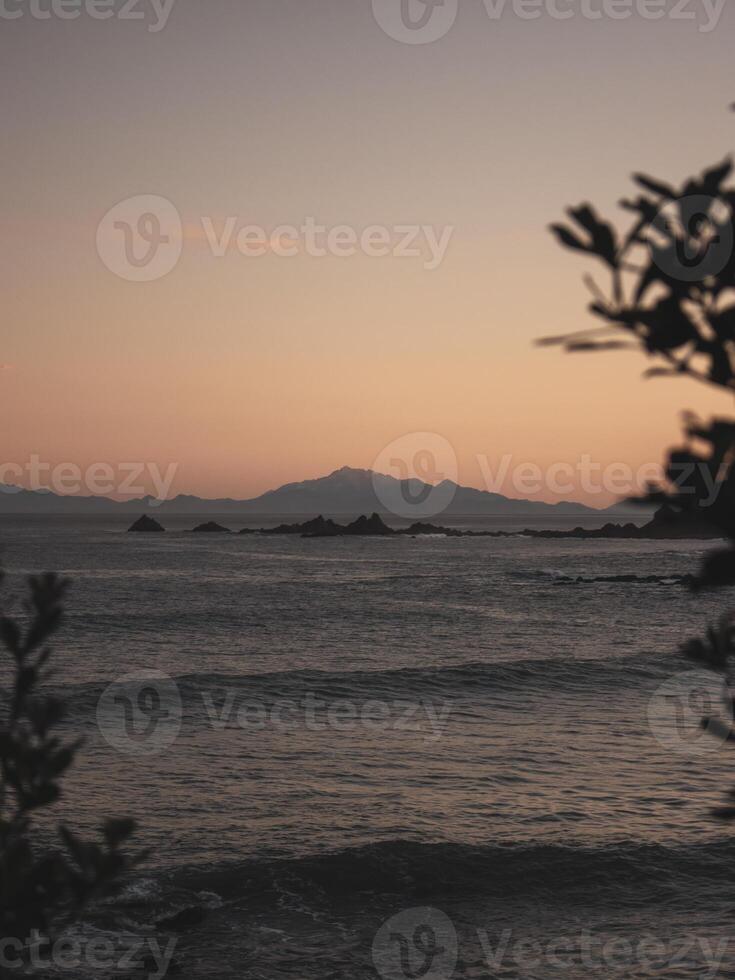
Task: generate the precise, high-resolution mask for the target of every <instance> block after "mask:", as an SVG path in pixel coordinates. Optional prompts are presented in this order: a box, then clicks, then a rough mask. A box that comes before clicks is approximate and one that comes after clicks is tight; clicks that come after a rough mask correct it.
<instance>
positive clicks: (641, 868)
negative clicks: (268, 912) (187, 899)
mask: <svg viewBox="0 0 735 980" xmlns="http://www.w3.org/2000/svg"><path fill="white" fill-rule="evenodd" d="M733 861H735V841H731V840H723V841H714V842H712V841H711V842H708V843H706V844H693V845H687V846H671V847H667V846H665V845H663V844H643V843H636V842H629V841H622V842H619V843H614V844H609V845H607V846H597V847H581V846H572V845H566V844H507V845H501V844H487V845H482V846H480V845H469V844H459V843H423V842H420V841H407V840H390V841H383V842H379V843H373V844H368V845H365V846H363V847H358V848H352V849H349V850H342V851H337V852H327V853H323V854H316V855H313V856H304V857H297V858H287V859H283V858H282V859H278V858H276V859H271V860H268V859H253V860H249V861H244V862H236V863H231V864H227V865H224V866H220V867H217V868H212V869H209V870H204V869H181V870H179V871H178V872H176V873H174V875H173V880H174V881H176V883H177V885H178V886H179V887H181V886H184V885H185V886H186V887H187V888H188V889H191V891H201V890H202V889H206V890H208V891H210V892H214V893H216V894H218V895H221V896H223V898H224V899H225V900H232V899H235V898H239V897H242V895H243V891H246V892H247V893H249V894H251V895H259V896H262V897H263V898H267V897H268V896H270V898H271V899H274V898H276V896H282V895H283V893H284V890H288V892H289V893H291V894H293V895H295V896H298V895H302V896H304V897H311V898H313V897H314V896H315V895H321V896H323V897H324V898H326V899H328V900H330V901H338V900H339V899H340V898H341V896H343V895H352V896H355V895H357V894H363V895H364V894H367V893H372V894H375V895H385V894H393V895H400V896H403V897H405V898H411V899H420V898H421V897H423V896H428V895H431V896H434V897H436V896H437V895H441V894H447V895H451V894H458V893H459V894H467V893H468V892H472V893H479V894H487V895H498V896H502V897H504V898H508V899H511V898H514V897H518V898H527V897H529V896H538V897H539V898H541V897H544V896H545V897H547V898H552V897H555V898H566V899H569V900H575V899H579V900H587V899H589V897H590V896H591V895H594V896H596V898H604V897H605V896H607V897H608V898H611V899H614V898H615V896H617V895H621V896H624V897H625V904H626V905H627V906H630V905H631V904H635V903H636V901H640V902H648V901H651V900H655V899H661V900H663V899H665V898H667V897H673V898H675V897H682V896H683V897H685V898H686V897H687V896H688V897H689V900H691V895H692V893H694V892H696V891H697V890H698V889H699V888H708V889H711V888H712V887H713V886H717V885H718V884H722V885H723V887H724V886H727V887H729V883H730V879H731V871H732V866H733Z"/></svg>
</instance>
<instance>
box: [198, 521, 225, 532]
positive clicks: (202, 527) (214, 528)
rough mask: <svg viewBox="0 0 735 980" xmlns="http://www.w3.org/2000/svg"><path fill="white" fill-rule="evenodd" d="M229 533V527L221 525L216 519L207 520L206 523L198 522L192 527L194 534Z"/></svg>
mask: <svg viewBox="0 0 735 980" xmlns="http://www.w3.org/2000/svg"><path fill="white" fill-rule="evenodd" d="M223 533H224V534H231V533H232V532H231V531H230V529H229V527H222V525H221V524H217V523H216V521H207V523H206V524H199V525H198V527H195V528H194V534H223Z"/></svg>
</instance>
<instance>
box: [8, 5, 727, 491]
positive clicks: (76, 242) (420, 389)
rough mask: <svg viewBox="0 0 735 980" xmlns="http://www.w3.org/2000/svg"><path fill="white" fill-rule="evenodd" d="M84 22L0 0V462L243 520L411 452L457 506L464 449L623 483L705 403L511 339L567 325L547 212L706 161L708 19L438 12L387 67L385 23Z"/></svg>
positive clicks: (715, 122)
mask: <svg viewBox="0 0 735 980" xmlns="http://www.w3.org/2000/svg"><path fill="white" fill-rule="evenodd" d="M95 2H96V3H97V4H98V6H97V7H92V0H53V5H52V0H33V3H31V2H30V0H2V2H0V8H1V9H0V73H2V80H3V83H4V86H3V87H4V91H5V93H6V98H4V99H3V100H2V105H0V116H1V117H2V131H3V135H4V153H3V165H4V166H3V179H2V190H1V191H0V195H1V202H2V236H1V238H0V284H1V286H2V295H3V322H4V329H3V331H2V337H1V340H0V365H2V367H0V407H1V410H2V416H3V420H4V425H3V437H2V449H1V452H0V455H1V456H2V462H3V463H8V462H11V463H13V464H16V465H18V466H20V467H25V466H26V464H27V461H29V460H30V459H31V458H34V457H35V458H36V459H40V460H42V461H44V463H46V464H47V465H48V466H49V467H51V468H54V467H58V466H60V465H61V464H74V465H76V466H77V467H80V468H81V469H82V470H84V471H86V469H87V468H88V467H89V466H91V465H92V464H94V463H106V464H109V465H111V466H112V467H115V468H116V467H118V466H119V465H120V464H121V463H130V462H140V463H141V464H143V463H145V464H150V463H155V464H156V465H157V466H159V467H160V468H162V469H163V468H166V467H167V466H170V465H173V466H174V467H175V471H176V476H175V479H174V481H173V483H172V486H171V488H170V492H171V494H175V493H196V494H199V495H201V496H208V497H214V496H231V497H251V496H255V495H256V494H259V493H261V492H263V491H265V490H267V489H269V488H271V487H274V486H277V485H279V484H282V483H285V482H289V481H295V480H302V479H307V478H312V477H317V476H320V475H323V474H324V473H328V472H330V471H331V470H334V469H336V468H339V467H341V466H343V465H349V466H355V467H365V468H370V467H372V466H373V464H374V463H375V461H376V460H378V459H381V458H385V449H386V447H389V446H390V445H391V444H392V443H394V441H396V440H399V439H402V438H403V439H404V441H405V437H406V436H407V435H409V434H411V433H421V432H428V433H431V434H433V435H435V436H436V437H438V438H439V439H441V440H445V441H446V443H448V444H449V446H450V447H451V449H452V451H453V453H454V455H455V457H456V478H457V479H458V480H459V482H461V483H465V484H467V485H471V486H477V487H480V488H483V487H484V486H485V483H484V482H483V481H484V479H485V478H484V476H483V470H482V466H481V465H480V464H479V463H478V460H479V459H484V460H485V461H487V462H489V465H490V466H491V468H496V467H497V464H498V462H499V461H500V460H501V459H502V458H503V457H506V458H507V457H511V458H512V460H513V467H515V466H516V464H521V463H527V462H532V463H534V464H537V465H538V466H540V467H541V468H543V469H546V468H548V467H550V466H552V465H553V464H555V463H560V462H566V463H568V464H570V465H575V464H576V462H577V461H579V460H580V459H581V458H582V457H584V456H590V457H592V458H594V460H595V461H597V462H598V463H599V464H600V465H601V466H603V467H605V466H608V465H609V464H612V463H625V464H628V465H630V466H631V467H633V468H634V469H635V468H637V467H640V466H641V465H643V464H646V463H655V462H658V461H659V460H660V459H661V458H662V450H663V448H664V447H665V446H667V445H670V444H671V443H672V442H673V441H676V437H677V433H678V431H679V420H680V412H681V410H682V409H684V408H691V409H696V410H699V411H701V412H703V413H704V412H709V411H713V410H715V411H726V410H727V409H728V408H729V407H730V406H729V403H728V401H727V400H726V399H725V398H724V397H723V396H720V395H717V393H714V394H711V393H709V392H707V391H706V390H700V389H698V388H697V387H696V386H694V385H692V384H691V383H690V382H685V381H676V382H671V381H655V382H653V381H649V382H645V381H643V380H641V372H642V370H643V369H645V367H646V366H647V365H646V363H645V361H644V360H643V359H642V358H641V357H640V356H639V355H634V354H627V353H621V354H606V355H601V356H595V357H584V356H582V355H572V356H569V355H566V356H565V355H563V354H561V353H560V352H558V351H556V350H553V349H544V348H538V347H535V346H534V339H535V338H537V337H539V336H544V335H547V334H558V333H564V332H566V331H568V330H574V329H581V328H583V327H584V326H585V325H587V324H588V322H589V319H588V314H587V312H586V306H587V303H588V295H587V293H586V291H585V288H584V287H583V285H582V282H581V276H582V274H583V273H584V272H586V271H596V270H594V268H593V267H592V268H591V267H589V266H588V264H587V263H585V262H583V261H580V260H579V259H578V258H576V257H575V256H573V255H572V254H571V253H568V252H564V251H562V250H560V249H559V248H558V247H557V245H556V244H555V243H554V241H553V240H552V238H551V236H550V235H549V234H548V231H547V226H548V224H549V223H550V222H551V221H554V220H557V219H558V217H559V216H560V215H561V214H562V212H563V209H564V208H565V207H566V206H567V205H569V204H574V203H578V202H579V201H581V200H590V201H593V202H594V203H595V204H596V205H597V206H598V208H599V209H600V210H601V211H603V212H606V213H608V214H610V215H611V216H615V218H616V220H617V219H618V218H619V219H620V220H621V221H623V222H624V221H625V214H624V213H622V212H620V211H619V210H618V209H617V202H618V201H619V199H620V198H621V197H623V196H626V195H627V194H628V193H629V192H630V190H631V185H630V183H629V176H630V174H631V172H633V171H636V170H643V171H646V172H649V173H653V174H656V175H658V176H661V177H666V178H669V179H671V180H676V181H678V180H679V179H681V178H683V177H686V176H687V175H688V174H689V173H690V172H694V171H698V170H700V169H702V168H703V167H704V166H706V165H709V164H711V163H713V162H715V161H717V160H720V159H721V158H722V157H723V156H724V155H725V154H726V153H728V152H729V151H730V150H731V148H732V147H733V145H734V138H735V116H733V115H732V114H731V113H728V105H729V103H730V102H731V101H732V100H733V98H735V78H734V77H733V76H734V75H735V68H734V65H735V62H733V57H732V40H733V36H734V34H733V32H734V31H735V10H733V9H732V5H726V6H725V7H724V9H722V10H720V11H719V12H720V17H719V19H718V20H717V21H716V23H715V21H714V19H713V11H714V8H713V4H712V0H709V2H705V0H688V2H687V0H627V2H628V7H630V9H628V7H626V0H556V6H555V7H554V6H553V4H552V0H544V2H543V3H540V6H539V8H538V10H537V9H536V8H535V7H534V6H533V3H534V0H530V5H529V4H527V5H526V6H523V5H521V4H516V7H515V9H514V7H513V4H512V3H511V2H510V0H509V2H508V3H507V5H506V6H505V8H502V4H501V7H493V3H492V2H491V0H487V4H486V3H483V2H482V0H459V5H458V9H455V8H454V7H453V3H454V0H446V5H445V8H444V10H441V9H439V10H437V11H433V13H432V16H440V17H445V18H448V19H451V15H452V13H453V12H454V13H455V14H456V18H455V19H454V22H453V23H452V24H451V25H449V23H448V20H447V21H446V23H445V22H439V21H434V22H433V24H434V25H436V24H439V25H440V26H441V24H443V23H445V26H447V30H446V32H445V33H443V34H442V36H440V37H438V38H437V39H436V40H434V41H432V42H431V43H428V42H427V43H420V44H418V43H410V44H409V43H405V37H401V36H400V34H401V31H400V17H399V11H400V0H375V2H374V3H373V2H371V0H210V2H207V3H203V2H201V0H169V2H171V6H170V7H167V9H166V10H165V11H163V9H162V7H161V3H162V0H159V2H158V4H157V5H154V4H153V0H95ZM123 2H125V3H126V4H127V8H128V9H127V12H126V10H125V8H124V6H123ZM133 2H134V3H135V6H131V3H133ZM406 2H407V3H409V9H410V12H412V13H414V14H415V13H417V12H418V13H420V12H421V9H422V8H423V5H422V4H418V0H406ZM495 2H496V3H498V2H499V0H495ZM63 4H65V6H63ZM85 4H86V5H85ZM75 5H76V6H75ZM411 5H416V6H411ZM420 8H421V9H420ZM501 9H502V10H503V12H502V15H499V16H495V17H493V16H492V12H493V10H494V11H495V12H496V14H497V13H498V12H499V10H501ZM555 10H556V11H559V10H562V11H565V12H571V13H572V16H571V17H569V18H567V19H564V20H561V19H558V17H556V16H554V15H553V12H554V11H555ZM661 10H663V12H664V14H665V16H664V17H663V18H662V19H657V20H653V19H648V16H644V14H647V15H652V14H653V13H655V12H656V11H661ZM677 10H678V15H677V16H673V14H674V13H675V12H676V11H677ZM519 11H521V12H525V14H526V15H529V13H530V12H532V13H534V14H536V13H539V14H540V15H539V16H537V17H536V16H535V17H534V19H526V18H525V17H523V16H519ZM596 11H604V12H603V15H602V16H601V17H600V18H599V19H592V18H591V17H590V16H589V14H590V13H595V12H596ZM626 11H627V13H628V14H630V16H627V17H626V18H625V19H616V18H615V17H613V16H610V14H611V13H617V14H618V15H620V16H621V18H622V14H625V13H626ZM60 13H65V14H66V15H68V16H69V19H65V18H64V17H61V16H59V14H60ZM94 13H96V14H100V15H101V13H111V16H110V17H109V18H107V19H99V18H98V17H97V16H93V14H94ZM138 13H140V14H142V15H143V17H142V18H140V19H139V18H136V19H131V15H132V14H138ZM73 14H78V16H74V17H73V19H72V15H73ZM164 14H165V16H163V15H164ZM585 14H587V15H585ZM684 14H693V15H694V17H693V19H683V15H684ZM39 15H44V17H43V19H42V18H41V16H39ZM46 15H47V16H46ZM397 25H398V29H397ZM430 26H431V25H430ZM437 29H438V28H437ZM391 33H393V34H396V33H397V34H398V35H399V37H398V39H396V37H394V36H391ZM404 33H406V32H404ZM416 35H417V32H416V31H414V32H411V31H408V32H407V36H409V37H410V38H412V39H414V40H415V38H416ZM162 201H163V203H161V202H162ZM120 202H123V203H122V204H121V203H120ZM141 202H142V203H141ZM113 209H116V210H113ZM146 215H148V216H149V217H148V218H146V217H145V216H146ZM172 215H173V217H172ZM141 216H142V219H143V220H142V223H139V219H140V218H141ZM151 222H153V223H151ZM177 222H178V225H177ZM246 226H251V230H250V232H248V235H246V236H244V238H243V239H242V240H243V241H244V245H243V247H242V248H239V247H238V245H237V241H238V239H237V235H238V233H239V232H240V231H241V230H242V229H243V228H245V227H246ZM253 226H255V228H256V229H257V228H260V229H262V230H263V232H264V235H265V237H264V238H263V240H262V242H261V239H260V238H259V235H258V232H257V231H255V232H254V231H253V230H252V228H253ZM283 226H286V231H283ZM308 227H312V229H313V228H314V227H323V228H324V229H325V230H324V232H319V233H318V234H317V233H313V234H312V236H311V238H310V237H309V234H308V232H307V231H304V230H303V229H304V228H308ZM228 228H229V233H230V237H229V239H228V237H227V229H228ZM279 228H281V231H280V232H279V231H278V229H279ZM335 229H336V231H335ZM340 229H341V230H340ZM365 229H373V231H372V233H371V234H372V237H371V238H370V240H369V242H368V243H367V244H365V239H364V233H365ZM376 229H377V230H376ZM407 229H408V230H407ZM412 229H413V230H412ZM330 231H331V232H332V234H331V237H330V236H329V234H328V233H329V232H330ZM133 233H135V234H136V235H137V234H138V233H140V235H141V237H138V238H131V241H132V242H133V247H132V250H131V249H128V250H127V251H126V248H125V244H126V238H127V235H131V236H132V235H133ZM409 235H411V236H412V237H411V240H410V241H409ZM146 236H147V237H146ZM248 236H249V237H248ZM162 237H163V238H165V239H167V240H166V241H165V242H164V243H163V246H164V247H162V248H160V251H159V246H161V238H162ZM149 246H150V249H151V250H149ZM154 246H155V249H154ZM136 249H137V251H136ZM153 251H155V256H156V257H155V259H154V260H153V261H152V262H151V263H149V264H148V265H146V261H145V260H146V255H148V257H149V258H150V255H151V254H153ZM386 251H387V252H388V253H389V254H382V253H383V252H386ZM401 251H403V252H406V251H407V252H408V253H409V254H405V255H402V254H395V253H400V252H401ZM417 251H418V254H414V253H416V252H417ZM218 253H219V254H218ZM221 253H223V254H221ZM352 253H354V254H352ZM169 266H170V268H169ZM146 277H147V281H140V279H141V278H143V279H146ZM603 278H604V277H601V280H600V281H603ZM389 455H390V454H389ZM145 478H146V479H147V477H145ZM11 482H23V479H18V480H15V481H11ZM146 488H147V489H150V485H147V487H146ZM505 489H506V490H507V491H508V492H509V494H510V495H512V496H535V497H537V498H538V499H557V498H556V497H555V496H554V493H553V492H552V491H550V490H549V488H548V487H547V486H544V487H542V488H540V489H539V491H538V492H537V493H533V494H529V493H522V492H518V491H517V490H516V489H514V488H513V487H512V486H510V485H506V486H505ZM83 492H84V491H83ZM590 493H591V492H587V491H585V490H583V489H581V488H579V487H576V488H575V490H574V492H572V493H569V494H568V496H571V497H576V498H577V499H584V500H585V501H586V502H588V503H593V504H594V505H600V506H602V505H603V504H605V503H608V502H610V501H611V500H612V499H613V497H614V494H612V493H610V492H609V491H607V490H603V491H601V492H600V493H597V492H596V491H595V494H594V499H593V497H592V496H591V495H590Z"/></svg>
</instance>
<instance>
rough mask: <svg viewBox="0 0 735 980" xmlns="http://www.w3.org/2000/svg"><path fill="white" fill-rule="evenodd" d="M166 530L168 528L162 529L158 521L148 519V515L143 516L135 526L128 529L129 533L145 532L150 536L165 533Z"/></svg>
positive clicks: (132, 525)
mask: <svg viewBox="0 0 735 980" xmlns="http://www.w3.org/2000/svg"><path fill="white" fill-rule="evenodd" d="M165 530H166V528H165V527H161V525H160V524H159V523H158V521H154V520H153V518H152V517H148V515H147V514H143V516H142V517H139V518H138V520H137V521H136V522H135V523H134V524H131V525H130V527H129V528H128V533H130V532H131V531H134V532H143V533H146V534H148V533H151V532H157V531H165Z"/></svg>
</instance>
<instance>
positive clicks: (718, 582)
mask: <svg viewBox="0 0 735 980" xmlns="http://www.w3.org/2000/svg"><path fill="white" fill-rule="evenodd" d="M732 171H733V163H732V160H730V159H727V160H725V161H724V162H723V163H720V164H717V165H715V166H713V167H710V168H709V169H707V170H705V171H704V172H703V173H702V174H701V175H700V176H699V177H692V178H690V179H689V180H687V181H685V182H684V183H683V184H682V185H681V186H679V187H674V186H673V185H671V184H669V183H666V182H664V181H661V180H657V179H655V178H653V177H649V176H646V175H645V174H636V175H635V176H634V180H635V182H636V184H637V185H638V187H639V188H640V189H641V190H642V191H643V193H640V194H639V195H638V196H637V197H635V198H634V199H627V200H624V201H622V202H621V207H622V208H624V209H625V210H626V211H629V212H631V213H632V215H633V219H632V222H631V224H630V227H629V228H627V229H626V230H625V231H624V232H619V231H617V230H616V229H615V227H614V226H613V225H612V224H610V223H609V222H607V221H605V220H603V219H602V218H600V217H599V216H598V215H597V213H596V212H595V210H594V208H593V207H592V206H591V205H589V204H582V205H581V206H579V207H576V208H570V209H569V210H568V212H567V213H568V215H569V218H570V219H571V225H563V224H556V225H552V228H551V230H552V232H553V233H554V234H555V236H556V237H557V239H558V240H559V242H560V243H561V244H562V245H564V246H566V247H567V248H570V249H574V250H575V251H578V252H584V253H585V254H587V255H589V256H591V257H593V258H596V259H598V260H599V261H600V262H602V264H603V266H604V269H605V272H606V275H607V276H608V278H609V285H608V289H607V291H606V292H605V291H603V290H601V289H600V288H599V286H598V285H597V283H596V282H595V281H594V280H593V279H592V278H591V277H589V276H588V277H586V280H585V281H586V283H587V285H588V288H589V289H590V290H591V292H592V295H593V302H592V304H591V305H590V308H589V309H590V312H591V313H592V314H593V315H594V316H595V317H597V318H598V319H599V320H602V321H603V322H602V324H601V325H600V326H597V327H590V329H588V330H583V331H581V332H579V333H575V334H571V335H567V336H563V337H549V338H546V339H545V340H542V341H540V343H542V344H560V345H562V346H563V347H564V348H565V349H566V350H568V351H600V350H610V349H620V348H638V349H640V350H641V351H643V353H644V354H645V355H646V356H647V357H648V358H651V359H652V360H653V361H655V364H654V365H653V366H652V367H651V368H650V369H649V370H648V371H647V372H646V376H647V377H649V378H652V377H678V376H683V377H687V378H692V379H694V380H696V381H699V382H702V383H703V384H707V385H711V386H714V387H716V388H721V389H724V390H726V391H727V390H729V391H733V392H735V226H734V224H733V214H735V187H733V186H732V185H731V184H728V180H729V179H730V177H731V175H732ZM734 464H735V419H733V418H710V419H709V420H707V421H704V420H701V419H699V418H697V417H696V416H695V415H693V414H690V413H687V414H686V415H685V422H684V443H683V445H681V446H677V447H675V448H673V449H671V450H669V453H668V459H667V462H666V465H665V468H664V473H665V478H664V481H663V483H662V485H660V486H651V487H650V488H649V493H648V495H647V497H646V498H644V502H652V503H658V504H660V505H662V506H664V507H665V508H666V509H667V511H668V512H669V513H670V514H671V516H672V517H673V518H674V519H684V520H685V519H691V518H692V517H694V518H696V519H697V520H699V521H706V522H707V523H709V524H710V525H712V526H713V527H715V528H717V529H718V530H719V531H721V533H722V537H723V538H725V539H726V540H727V541H728V546H727V547H725V548H721V549H719V550H716V551H714V552H713V553H711V554H709V555H708V556H707V557H706V558H705V561H704V564H703V567H702V568H701V569H700V570H699V573H698V575H697V576H696V578H695V579H694V581H693V586H692V587H693V588H695V589H701V588H705V587H713V586H722V585H732V584H735V465H734ZM713 488H714V491H713ZM684 652H685V653H686V655H687V656H688V657H689V658H691V659H693V660H695V661H697V662H698V663H700V664H702V665H703V666H705V667H708V668H710V669H712V670H715V671H718V672H720V673H723V674H724V675H725V676H726V677H727V676H728V672H729V668H730V666H731V663H732V658H733V656H735V617H732V616H725V617H723V619H722V620H721V622H720V623H719V624H718V625H717V626H716V627H713V628H711V629H710V630H709V631H708V633H707V636H706V637H705V638H704V639H697V640H692V641H691V642H689V643H687V644H686V645H685V647H684ZM725 734H726V737H727V738H728V740H729V741H735V734H734V733H733V732H727V733H725ZM731 795H732V797H733V799H735V791H733V793H732V794H731ZM713 812H714V813H715V815H716V816H718V817H720V818H723V819H735V806H728V807H723V808H719V809H718V810H716V811H713Z"/></svg>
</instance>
